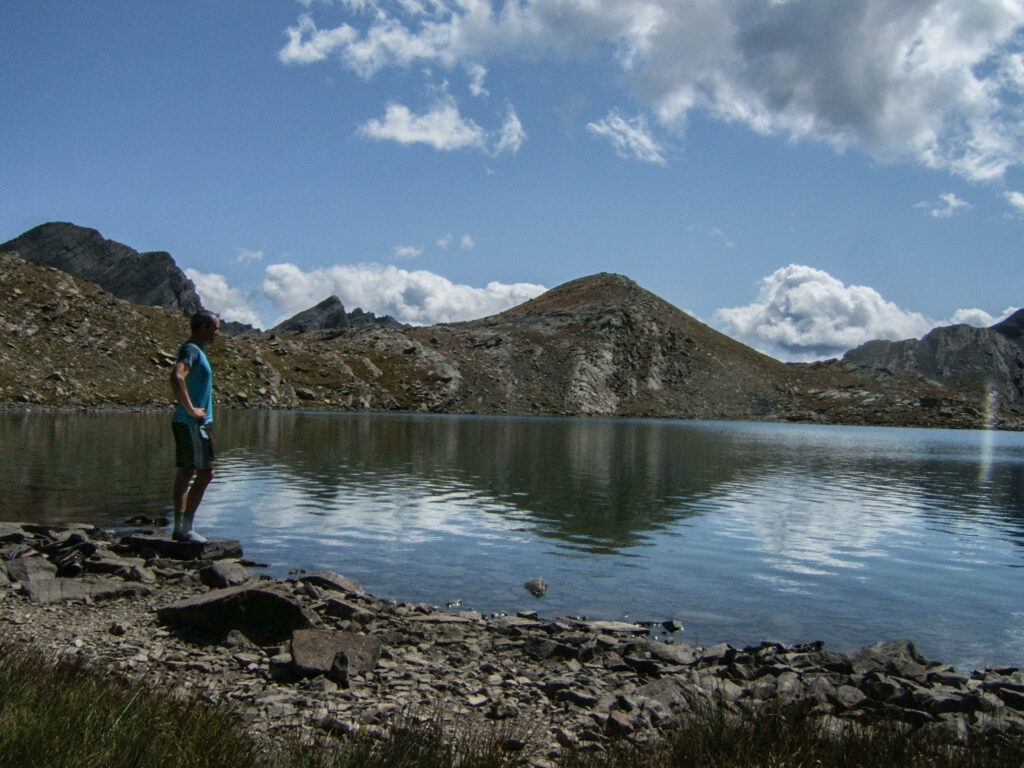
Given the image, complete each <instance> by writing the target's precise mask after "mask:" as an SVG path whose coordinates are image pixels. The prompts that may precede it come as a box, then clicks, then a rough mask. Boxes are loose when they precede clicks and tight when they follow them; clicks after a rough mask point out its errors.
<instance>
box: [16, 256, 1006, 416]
mask: <svg viewBox="0 0 1024 768" xmlns="http://www.w3.org/2000/svg"><path fill="white" fill-rule="evenodd" d="M0 285H2V286H3V290H2V291H0V407H31V406H33V405H35V404H41V405H53V406H67V405H72V406H101V405H106V404H111V405H118V406H123V405H149V406H152V405H169V403H170V389H169V385H168V373H169V369H170V366H171V365H172V363H173V355H174V354H175V352H176V350H177V348H178V345H179V344H180V343H181V341H183V340H184V338H186V337H187V336H188V327H187V325H188V324H187V320H186V319H185V318H184V317H183V316H182V315H181V314H180V312H179V311H177V310H167V309H162V308H158V307H150V306H141V305H138V304H132V303H130V302H126V301H123V300H120V299H118V298H115V297H114V296H112V295H111V294H110V293H107V292H106V291H104V290H102V289H101V288H100V287H98V286H97V285H95V284H93V283H90V282H86V281H84V280H80V279H78V278H75V277H73V276H71V275H68V274H66V273H64V272H61V271H59V270H57V269H54V268H44V267H39V266H37V265H34V264H29V263H27V262H25V261H23V260H22V259H19V258H17V257H15V256H13V255H9V254H7V255H5V254H0ZM208 354H209V357H210V359H211V362H212V364H213V366H214V370H215V398H216V400H217V402H218V407H244V408H296V407H302V408H317V409H324V410H367V409H373V410H405V411H430V412H443V413H495V414H512V413H516V414H580V415H615V416H638V415H645V416H664V417H682V418H707V419H761V420H786V421H814V422H828V423H847V424H893V425H918V426H944V427H972V428H976V427H980V426H985V425H987V424H990V423H994V425H995V426H1000V427H1004V428H1014V429H1020V428H1024V410H1020V411H1005V412H1004V413H1003V414H1002V415H1000V416H997V417H996V419H995V421H994V422H992V421H991V420H990V418H991V414H988V413H987V412H986V411H985V406H984V403H982V402H980V401H979V399H978V398H972V397H970V396H967V395H964V394H962V393H959V392H957V391H955V390H951V389H949V388H946V387H943V386H941V385H939V384H936V383H934V382H928V381H926V380H925V379H924V378H923V377H921V376H920V375H918V374H914V373H911V372H907V371H896V372H892V371H880V370H878V369H875V368H868V367H857V366H852V365H849V364H838V363H831V364H817V365H809V366H794V365H785V364H783V363H780V362H778V361H777V360H773V359H772V358H769V357H766V356H764V355H761V354H759V353H757V352H755V351H754V350H752V349H749V348H748V347H745V346H744V345H742V344H740V343H738V342H736V341H734V340H732V339H729V338H727V337H725V336H723V335H722V334H720V333H717V332H716V331H714V330H712V329H711V328H708V327H707V326H705V325H703V324H702V323H699V322H698V321H696V320H694V319H693V318H691V317H689V316H688V315H686V314H685V313H683V312H681V311H679V310H678V309H676V308H674V307H672V306H671V305H669V304H667V303H666V302H664V301H662V300H661V299H659V298H658V297H656V296H654V295H653V294H651V293H649V292H647V291H645V290H643V289H642V288H640V287H639V286H637V285H636V284H635V283H633V282H632V281H630V280H628V279H626V278H623V277H620V276H618V275H596V276H593V277H588V278H582V279H580V280H575V281H573V282H571V283H567V284H566V285H564V286H560V287H559V288H556V289H554V290H552V291H549V292H548V293H546V294H544V295H543V296H540V297H538V298H536V299H534V300H532V301H529V302H527V303H525V304H523V305H521V306H519V307H516V308H514V309H511V310H508V311H507V312H503V313H501V314H499V315H495V316H493V317H488V318H484V319H482V320H477V321H473V322H467V323H455V324H447V325H437V326H431V327H426V328H404V327H403V328H389V327H382V326H379V325H375V326H369V327H352V326H349V327H345V328H340V329H335V330H317V331H305V332H281V333H276V334H271V333H251V334H246V335H244V336H238V337H224V338H222V339H220V340H219V341H218V342H216V343H215V344H214V345H212V346H211V348H210V349H208Z"/></svg>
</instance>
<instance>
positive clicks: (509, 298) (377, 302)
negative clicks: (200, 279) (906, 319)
mask: <svg viewBox="0 0 1024 768" xmlns="http://www.w3.org/2000/svg"><path fill="white" fill-rule="evenodd" d="M545 290H546V289H545V287H544V286H542V285H534V284H531V283H512V284H505V283H498V282H492V283H488V284H487V285H486V286H485V287H483V288H476V287H473V286H469V285H461V284H458V283H453V282H452V281H451V280H449V279H448V278H446V277H442V276H441V275H437V274H434V273H432V272H427V271H425V270H415V271H409V270H404V269H398V268H397V267H395V266H393V265H387V266H382V265H379V264H354V265H343V264H339V265H335V266H331V267H325V268H321V269H312V270H303V269H301V268H300V267H298V266H296V265H295V264H290V263H285V264H271V265H270V266H268V267H267V269H266V277H265V279H264V281H263V292H264V295H265V296H266V297H267V298H268V299H269V300H270V301H271V302H272V303H273V305H274V306H275V307H276V308H277V309H278V310H279V311H280V312H281V313H282V315H281V318H282V319H283V318H285V317H290V316H291V315H293V314H295V313H296V312H300V311H301V310H303V309H307V308H309V307H311V306H313V305H314V304H316V303H317V302H319V301H322V300H323V299H325V298H326V297H327V296H330V295H335V296H337V297H338V298H339V299H341V302H342V304H344V305H345V308H346V309H348V310H350V311H351V310H352V309H354V308H356V307H359V308H361V309H363V310H364V311H367V312H373V313H375V314H377V315H392V316H393V317H395V318H396V319H397V320H399V321H401V322H404V323H410V324H412V325H432V324H434V323H445V322H457V321H460V320H473V319H477V318H481V317H486V316H487V315H492V314H495V313H497V312H501V311H503V310H505V309H508V308H510V307H513V306H515V305H516V304H521V303H522V302H524V301H526V300H528V299H532V298H533V297H535V296H537V295H539V294H541V293H543V292H544V291H545Z"/></svg>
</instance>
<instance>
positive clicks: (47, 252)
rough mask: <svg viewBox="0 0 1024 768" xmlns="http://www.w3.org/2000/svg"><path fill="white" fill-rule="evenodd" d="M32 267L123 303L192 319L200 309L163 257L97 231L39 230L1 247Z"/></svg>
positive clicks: (56, 225) (60, 225) (62, 225)
mask: <svg viewBox="0 0 1024 768" xmlns="http://www.w3.org/2000/svg"><path fill="white" fill-rule="evenodd" d="M0 251H12V252H14V253H17V254H18V256H20V257H21V258H22V259H23V260H25V261H27V262H30V263H32V264H39V265H42V266H46V267H55V268H56V269H59V270H61V271H62V272H67V273H68V274H70V275H73V276H75V277H78V278H81V279H83V280H88V281H89V282H92V283H96V284H97V285H99V286H100V287H101V288H103V289H104V290H106V291H108V292H109V293H112V294H113V295H114V296H117V297H118V298H119V299H124V300H125V301H130V302H132V303H134V304H142V305H145V306H154V307H164V308H166V309H174V310H178V311H180V312H182V313H184V314H186V315H191V314H192V313H193V312H195V311H196V310H198V309H201V308H202V303H201V302H200V300H199V296H198V294H197V293H196V287H195V285H194V284H193V283H192V281H191V280H189V279H188V278H187V277H186V276H185V274H184V273H183V272H182V271H181V270H180V269H178V267H177V265H176V264H175V263H174V259H172V258H171V255H170V254H169V253H167V252H165V251H152V252H148V253H139V252H138V251H135V250H133V249H132V248H129V247H128V246H127V245H122V244H121V243H117V242H114V241H113V240H106V239H104V238H103V236H102V235H100V233H99V232H97V231H96V230H95V229H88V228H86V227H79V226H77V225H75V224H70V223H67V222H50V223H47V224H41V225H39V226H38V227H35V228H34V229H30V230H29V231H28V232H25V233H24V234H22V235H20V236H18V237H16V238H14V239H13V240H9V241H8V242H6V243H3V244H2V245H0Z"/></svg>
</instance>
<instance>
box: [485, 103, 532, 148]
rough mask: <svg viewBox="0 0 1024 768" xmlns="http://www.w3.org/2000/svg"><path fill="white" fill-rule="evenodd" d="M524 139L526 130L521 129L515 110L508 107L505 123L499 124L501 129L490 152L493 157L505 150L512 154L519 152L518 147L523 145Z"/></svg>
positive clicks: (521, 125)
mask: <svg viewBox="0 0 1024 768" xmlns="http://www.w3.org/2000/svg"><path fill="white" fill-rule="evenodd" d="M524 141H526V131H524V130H523V124H522V123H521V122H519V116H518V115H517V114H516V111H515V110H514V109H513V108H512V107H509V108H508V112H507V113H506V115H505V123H504V124H503V125H502V126H501V130H500V131H499V133H498V141H497V143H496V144H495V147H494V151H493V153H492V154H493V155H494V156H495V157H497V156H498V155H501V154H504V153H506V152H509V153H511V154H513V155H514V154H516V153H517V152H519V148H520V147H522V146H523V142H524Z"/></svg>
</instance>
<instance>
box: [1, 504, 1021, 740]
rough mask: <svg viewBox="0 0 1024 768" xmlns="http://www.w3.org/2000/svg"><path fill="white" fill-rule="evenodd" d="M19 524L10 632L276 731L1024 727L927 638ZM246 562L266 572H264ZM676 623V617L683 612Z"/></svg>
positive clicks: (1000, 690) (1004, 673)
mask: <svg viewBox="0 0 1024 768" xmlns="http://www.w3.org/2000/svg"><path fill="white" fill-rule="evenodd" d="M137 522H138V523H139V525H138V526H137V527H134V528H132V529H126V530H124V531H108V530H103V529H100V528H96V527H93V526H67V527H63V526H52V525H38V524H30V523H0V556H2V560H0V619H2V621H0V625H2V627H3V629H2V632H0V633H2V634H3V635H4V637H5V639H7V640H10V641H13V642H15V643H18V644H24V645H25V647H32V648H38V649H40V650H41V651H43V652H45V653H47V654H52V655H54V656H72V657H77V658H82V659H85V660H88V661H90V662H95V663H96V664H97V665H98V666H99V667H101V668H103V669H107V670H109V671H110V672H111V673H113V674H115V675H117V676H119V677H122V678H124V679H126V680H129V681H131V682H135V683H139V684H153V683H158V684H160V685H165V686H168V687H169V688H170V689H172V690H175V691H178V692H180V693H183V694H192V693H198V694H200V695H201V696H202V697H203V698H206V699H209V700H210V701H217V702H226V703H228V704H230V705H232V706H233V707H235V708H237V709H238V711H239V712H240V713H241V716H242V717H243V719H244V720H245V721H246V722H247V723H248V725H249V727H250V728H251V730H252V731H253V732H254V733H255V734H256V735H257V736H259V737H261V738H269V739H274V738H280V737H284V736H286V735H289V734H295V733H300V734H305V735H309V736H313V735H317V734H321V735H322V734H330V735H342V736H343V735H347V734H354V733H365V732H370V733H376V734H378V735H380V736H382V737H384V736H387V735H388V732H389V728H390V726H391V724H392V723H393V722H394V720H395V718H396V717H398V716H402V717H406V718H413V719H417V718H420V719H422V721H423V722H428V721H430V720H434V719H437V718H438V717H440V718H442V720H443V722H444V723H445V724H446V725H448V726H450V727H451V728H453V729H454V728H456V727H457V726H464V725H465V724H466V723H470V722H472V723H476V724H477V725H478V726H479V727H480V728H485V729H486V728H492V729H501V730H503V731H504V732H507V733H518V734H521V737H517V738H519V740H520V741H522V747H521V748H522V749H524V750H528V751H530V752H531V753H536V754H538V755H542V756H544V757H546V758H550V757H553V756H557V755H558V754H559V753H560V752H562V751H563V750H571V749H579V748H584V749H587V750H603V749H606V748H608V746H609V745H611V744H614V743H616V742H618V741H621V740H627V741H629V742H632V743H636V744H645V743H649V742H652V741H654V740H657V739H658V738H660V737H662V736H664V735H666V734H668V733H670V732H671V731H672V729H674V728H676V727H677V726H678V724H679V722H680V721H681V720H683V719H685V718H687V717H690V716H693V715H694V713H697V712H703V711H707V710H708V709H711V708H714V709H716V710H720V711H722V712H724V713H725V714H727V715H730V716H736V717H744V716H749V715H751V714H754V713H757V712H759V711H763V710H765V709H766V708H769V707H773V706H801V707H805V708H807V710H808V711H809V712H810V713H811V714H812V715H813V716H814V717H816V718H819V719H820V722H821V723H822V725H823V727H825V728H827V729H828V730H830V731H832V732H835V733H837V734H840V733H843V732H846V731H848V730H849V729H851V728H857V727H860V726H862V725H870V724H871V723H872V722H876V721H879V720H886V721H894V720H895V721H897V722H898V723H900V724H901V725H902V726H903V727H905V728H906V729H907V730H908V732H909V731H917V730H920V729H926V730H928V731H934V732H935V733H936V734H939V735H942V736H944V737H949V738H951V739H954V740H966V739H968V738H969V737H971V736H972V735H975V734H980V733H989V732H993V731H997V732H1000V733H1005V734H1008V735H1015V736H1017V737H1019V736H1021V735H1024V674H1022V673H1021V672H1020V671H1019V670H1017V669H1014V668H993V669H986V670H981V671H974V672H972V673H970V674H965V673H962V672H958V671H957V670H955V669H953V668H952V667H950V666H948V665H944V664H941V663H939V662H935V661H931V660H928V659H926V658H924V657H923V656H922V655H921V654H920V653H919V652H918V651H917V649H916V648H915V647H914V645H913V643H911V642H909V641H905V640H904V641H896V642H880V643H876V644H874V645H872V646H869V647H867V648H864V649H862V650H861V651H859V652H858V653H856V654H853V655H844V654H840V653H836V652H834V651H831V650H828V649H826V648H825V647H824V645H823V644H822V643H808V644H801V645H790V646H785V645H780V644H777V643H762V644H761V645H758V646H752V647H747V648H742V649H739V648H734V647H732V646H730V645H727V644H724V643H723V644H719V645H715V646H711V647H700V646H692V645H688V644H686V643H680V642H675V641H673V640H672V639H671V638H670V639H669V640H668V641H666V640H662V639H653V636H652V632H651V627H650V626H642V625H637V624H629V623H625V622H608V621H604V622H602V621H596V622H595V621H586V620H582V619H573V618H558V619H551V620H546V619H542V618H541V617H539V616H537V615H536V614H534V613H533V612H523V613H521V614H520V615H517V616H509V615H496V616H490V617H485V616H482V615H481V614H479V613H477V612H475V611H461V610H457V609H454V608H453V609H451V610H442V609H438V608H436V607H434V606H431V605H427V604H410V603H397V604H396V603H393V602H389V601H383V600H378V599H377V598H375V597H373V596H372V595H369V594H367V593H366V592H365V590H363V589H362V587H361V586H360V585H359V584H357V583H356V582H354V581H352V580H350V579H347V578H345V577H344V576H342V575H339V574H331V573H317V574H305V573H297V574H294V575H293V576H291V577H289V578H287V579H283V580H271V579H268V578H265V577H260V576H259V575H257V574H256V573H255V572H254V571H253V570H252V568H254V567H255V564H252V563H248V561H246V560H245V559H244V557H243V553H242V549H241V545H240V544H239V543H238V542H233V541H224V540H215V541H211V542H209V543H208V544H206V545H193V544H182V543H178V542H173V541H171V540H170V539H169V538H168V537H167V536H166V535H165V533H164V532H163V530H162V529H161V528H159V527H157V526H153V525H146V524H145V523H146V522H148V521H143V520H139V521H137ZM247 564H248V566H249V567H247ZM669 629H671V627H669Z"/></svg>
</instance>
